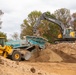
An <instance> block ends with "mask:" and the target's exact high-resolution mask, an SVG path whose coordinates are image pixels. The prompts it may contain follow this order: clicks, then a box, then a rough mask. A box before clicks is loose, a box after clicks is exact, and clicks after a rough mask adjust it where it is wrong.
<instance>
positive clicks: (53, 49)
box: [30, 43, 76, 62]
mask: <svg viewBox="0 0 76 75" xmlns="http://www.w3.org/2000/svg"><path fill="white" fill-rule="evenodd" d="M32 55H33V56H32V57H31V59H30V61H35V62H37V61H39V62H76V43H60V44H55V45H49V46H47V48H46V49H44V50H41V51H34V52H33V54H32Z"/></svg>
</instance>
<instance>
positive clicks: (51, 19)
mask: <svg viewBox="0 0 76 75" xmlns="http://www.w3.org/2000/svg"><path fill="white" fill-rule="evenodd" d="M41 20H48V21H50V22H52V23H55V24H57V25H58V26H59V27H60V28H61V33H62V34H64V29H65V27H64V24H63V23H62V22H61V21H59V20H57V19H53V18H49V17H47V16H46V12H45V13H43V14H42V15H41V16H40V17H39V18H38V20H37V21H36V23H35V25H34V26H33V32H34V33H36V32H37V27H38V26H39V25H40V23H41Z"/></svg>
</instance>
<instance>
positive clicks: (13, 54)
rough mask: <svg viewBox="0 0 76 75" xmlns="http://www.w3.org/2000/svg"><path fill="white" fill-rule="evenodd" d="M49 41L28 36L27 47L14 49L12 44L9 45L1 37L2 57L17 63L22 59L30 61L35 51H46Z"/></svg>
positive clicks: (0, 49)
mask: <svg viewBox="0 0 76 75" xmlns="http://www.w3.org/2000/svg"><path fill="white" fill-rule="evenodd" d="M46 42H47V40H46V39H44V38H41V37H36V36H26V43H27V44H25V45H23V46H22V45H21V46H18V47H15V48H13V47H12V43H10V45H7V44H6V42H5V38H4V37H0V55H1V56H3V57H5V58H10V59H12V60H15V61H20V60H21V59H24V60H29V59H30V57H31V56H32V54H33V50H37V49H38V48H39V49H44V48H45V45H46Z"/></svg>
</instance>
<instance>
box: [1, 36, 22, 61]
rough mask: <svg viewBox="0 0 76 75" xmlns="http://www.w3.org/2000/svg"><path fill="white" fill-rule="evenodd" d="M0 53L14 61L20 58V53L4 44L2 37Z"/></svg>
mask: <svg viewBox="0 0 76 75" xmlns="http://www.w3.org/2000/svg"><path fill="white" fill-rule="evenodd" d="M0 55H1V56H3V57H5V58H11V59H13V60H16V61H19V60H21V53H20V52H19V51H18V50H16V49H13V48H12V47H11V46H6V45H5V38H4V37H0Z"/></svg>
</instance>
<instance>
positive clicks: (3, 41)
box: [0, 37, 5, 47]
mask: <svg viewBox="0 0 76 75" xmlns="http://www.w3.org/2000/svg"><path fill="white" fill-rule="evenodd" d="M4 44H5V38H4V37H0V45H1V46H2V47H4Z"/></svg>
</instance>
